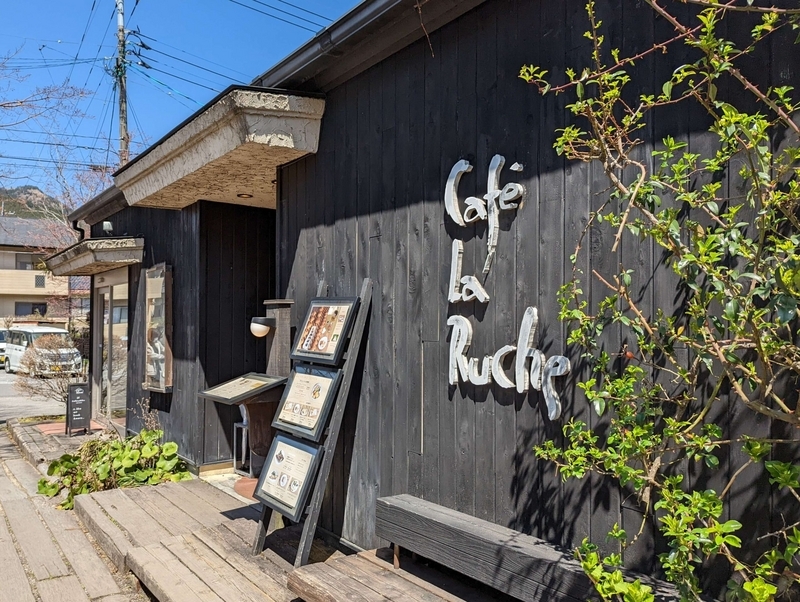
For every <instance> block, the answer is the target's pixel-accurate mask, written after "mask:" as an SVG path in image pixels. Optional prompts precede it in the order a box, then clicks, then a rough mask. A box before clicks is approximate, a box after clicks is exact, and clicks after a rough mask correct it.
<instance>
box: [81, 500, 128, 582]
mask: <svg viewBox="0 0 800 602" xmlns="http://www.w3.org/2000/svg"><path fill="white" fill-rule="evenodd" d="M75 514H76V515H77V517H78V518H79V519H80V521H81V523H83V526H84V527H85V528H86V530H87V531H88V532H89V533H90V534H91V536H92V537H93V538H94V540H95V541H96V542H97V544H98V545H99V546H100V548H101V549H102V550H103V552H105V554H106V556H108V558H109V560H111V563H112V564H113V565H114V566H115V567H117V570H118V571H120V572H125V571H126V570H127V565H126V564H125V558H126V556H127V554H128V551H129V550H130V549H131V548H132V547H133V544H132V543H131V542H130V540H129V539H128V536H127V535H126V534H125V532H124V531H123V530H122V529H120V528H119V527H118V526H117V525H115V524H114V523H113V522H112V521H111V519H110V518H109V516H108V515H107V514H106V513H105V511H104V510H103V508H101V507H100V505H99V504H98V503H97V501H95V499H94V497H93V494H86V495H79V496H77V497H76V498H75Z"/></svg>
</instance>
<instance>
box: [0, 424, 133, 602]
mask: <svg viewBox="0 0 800 602" xmlns="http://www.w3.org/2000/svg"><path fill="white" fill-rule="evenodd" d="M20 454H21V452H20V450H19V449H18V448H17V447H16V446H15V445H14V444H13V443H11V441H10V439H9V438H8V437H7V435H6V434H5V433H4V432H0V602H6V601H8V602H90V601H91V602H145V600H146V598H145V596H144V595H143V594H142V593H140V592H135V591H133V587H132V584H131V583H129V582H127V580H126V579H123V578H122V577H121V575H119V574H118V573H117V572H116V571H114V570H113V568H112V567H111V566H110V565H109V564H108V562H107V560H106V559H105V558H103V557H102V554H101V552H100V550H98V549H97V548H96V547H95V545H94V543H93V542H92V541H91V539H90V538H89V537H88V536H87V535H86V533H85V532H84V531H83V529H82V528H81V526H80V524H79V523H78V521H77V519H76V517H75V515H74V513H72V512H67V511H64V510H58V509H56V508H55V506H54V504H56V503H57V502H56V501H55V500H52V499H49V498H46V497H44V496H41V495H38V494H37V493H36V482H37V480H38V479H39V478H40V476H41V475H39V473H38V472H37V471H36V470H35V469H34V468H33V467H32V466H31V465H30V464H29V463H28V462H26V461H25V460H24V459H22V458H21V457H20Z"/></svg>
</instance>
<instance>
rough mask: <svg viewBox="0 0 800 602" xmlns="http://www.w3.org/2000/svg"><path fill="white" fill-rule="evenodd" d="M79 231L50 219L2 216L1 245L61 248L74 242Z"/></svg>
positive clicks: (0, 224)
mask: <svg viewBox="0 0 800 602" xmlns="http://www.w3.org/2000/svg"><path fill="white" fill-rule="evenodd" d="M76 237H77V232H75V231H74V230H72V229H71V228H70V227H69V226H67V224H65V223H62V222H58V221H56V220H49V219H24V218H21V217H6V216H3V217H0V245H2V246H10V247H25V248H27V249H60V248H64V247H67V246H69V245H71V244H73V243H74V242H75V240H76Z"/></svg>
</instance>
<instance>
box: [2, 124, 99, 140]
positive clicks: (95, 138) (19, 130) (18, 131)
mask: <svg viewBox="0 0 800 602" xmlns="http://www.w3.org/2000/svg"><path fill="white" fill-rule="evenodd" d="M0 132H15V133H22V134H41V135H43V136H55V134H51V133H49V132H45V131H42V130H28V129H24V128H4V127H0ZM59 135H60V136H62V135H63V136H66V137H68V138H87V139H89V140H105V138H103V137H102V136H87V135H85V134H59Z"/></svg>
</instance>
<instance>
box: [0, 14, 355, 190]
mask: <svg viewBox="0 0 800 602" xmlns="http://www.w3.org/2000/svg"><path fill="white" fill-rule="evenodd" d="M358 2H359V0H139V1H138V3H137V2H136V0H125V13H126V24H125V28H126V30H129V31H130V32H131V33H129V34H128V49H129V53H130V52H131V51H134V52H137V53H138V56H136V55H132V54H129V56H128V59H129V60H130V61H131V62H133V63H138V62H140V61H141V62H143V63H144V65H137V64H134V65H132V66H131V67H130V68H129V70H128V103H129V112H128V122H129V128H130V130H131V131H132V136H133V140H132V146H131V148H132V151H133V152H134V153H136V152H139V151H141V150H143V149H144V148H146V147H147V146H148V145H149V144H151V143H153V142H155V141H156V140H158V139H159V138H160V137H161V136H162V135H163V134H165V133H166V132H168V131H169V130H170V129H172V128H173V127H174V126H175V125H177V124H178V123H180V122H181V121H182V120H183V119H185V118H186V117H188V116H189V115H191V114H192V113H193V112H195V111H196V110H197V109H198V108H200V107H201V106H202V105H203V104H205V103H206V102H208V101H209V100H210V99H211V98H213V97H214V96H215V95H216V94H217V91H220V90H222V89H224V88H225V87H226V86H228V85H230V84H232V83H249V82H250V81H251V80H252V79H253V78H254V77H256V76H258V75H259V74H261V73H262V72H263V71H265V70H266V69H267V68H269V67H270V66H272V65H273V64H275V63H276V62H277V61H279V60H280V59H281V58H283V57H284V56H286V55H287V54H289V53H290V52H291V51H293V50H294V49H295V48H297V47H298V46H299V45H300V44H302V43H303V42H304V41H306V40H308V39H309V38H310V37H312V36H313V35H314V34H315V32H317V31H319V30H320V29H322V28H323V27H324V26H326V25H328V24H330V22H331V20H335V19H337V18H338V17H340V16H341V15H343V14H344V13H345V12H347V11H348V10H350V9H351V8H352V7H353V6H355V5H356V4H358ZM248 7H250V8H248ZM253 9H256V10H253ZM257 11H261V12H257ZM262 13H269V14H270V15H272V17H270V16H267V15H265V14H262ZM285 21H289V22H291V23H293V24H294V25H292V24H290V23H287V22H285ZM116 26H117V23H116V11H115V2H114V0H61V1H60V2H56V1H54V0H6V1H4V2H2V3H0V56H6V57H10V58H9V60H8V62H7V63H6V69H5V70H0V101H2V100H9V99H18V98H23V97H25V96H26V95H27V94H29V93H30V92H31V91H32V90H33V89H35V88H37V87H41V86H53V85H61V84H63V83H64V82H67V81H68V82H69V83H70V84H71V85H73V86H77V87H79V88H82V89H84V90H85V91H86V96H85V97H84V98H82V99H81V100H80V101H79V102H78V105H77V109H78V110H79V111H80V112H81V113H82V114H83V116H82V117H66V116H63V117H57V118H56V119H55V120H54V121H49V122H48V121H47V120H44V119H38V118H37V119H33V120H29V121H26V122H25V123H23V124H19V125H13V126H9V125H8V121H7V120H6V121H5V123H4V120H3V119H2V115H1V114H0V187H13V186H19V185H23V184H33V185H37V186H39V187H40V188H42V189H45V190H47V191H49V192H52V193H58V186H57V185H56V183H55V179H54V175H53V168H54V167H55V166H56V165H60V166H61V168H62V170H63V173H66V174H68V176H69V177H70V178H72V177H75V175H76V174H80V172H81V171H83V170H85V169H86V168H87V166H89V165H111V166H112V167H114V166H116V163H117V160H118V157H117V150H118V147H119V139H118V127H117V112H116V106H117V97H116V94H115V90H114V86H113V79H112V77H111V75H109V73H108V71H109V68H110V67H112V66H113V60H114V56H115V53H116ZM136 32H138V34H137V33H136ZM148 48H149V49H148ZM76 57H77V60H76ZM11 69H13V70H15V71H16V74H17V75H18V76H19V77H22V78H24V81H21V82H20V81H16V79H10V78H9V77H8V75H9V73H10V70H11Z"/></svg>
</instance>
